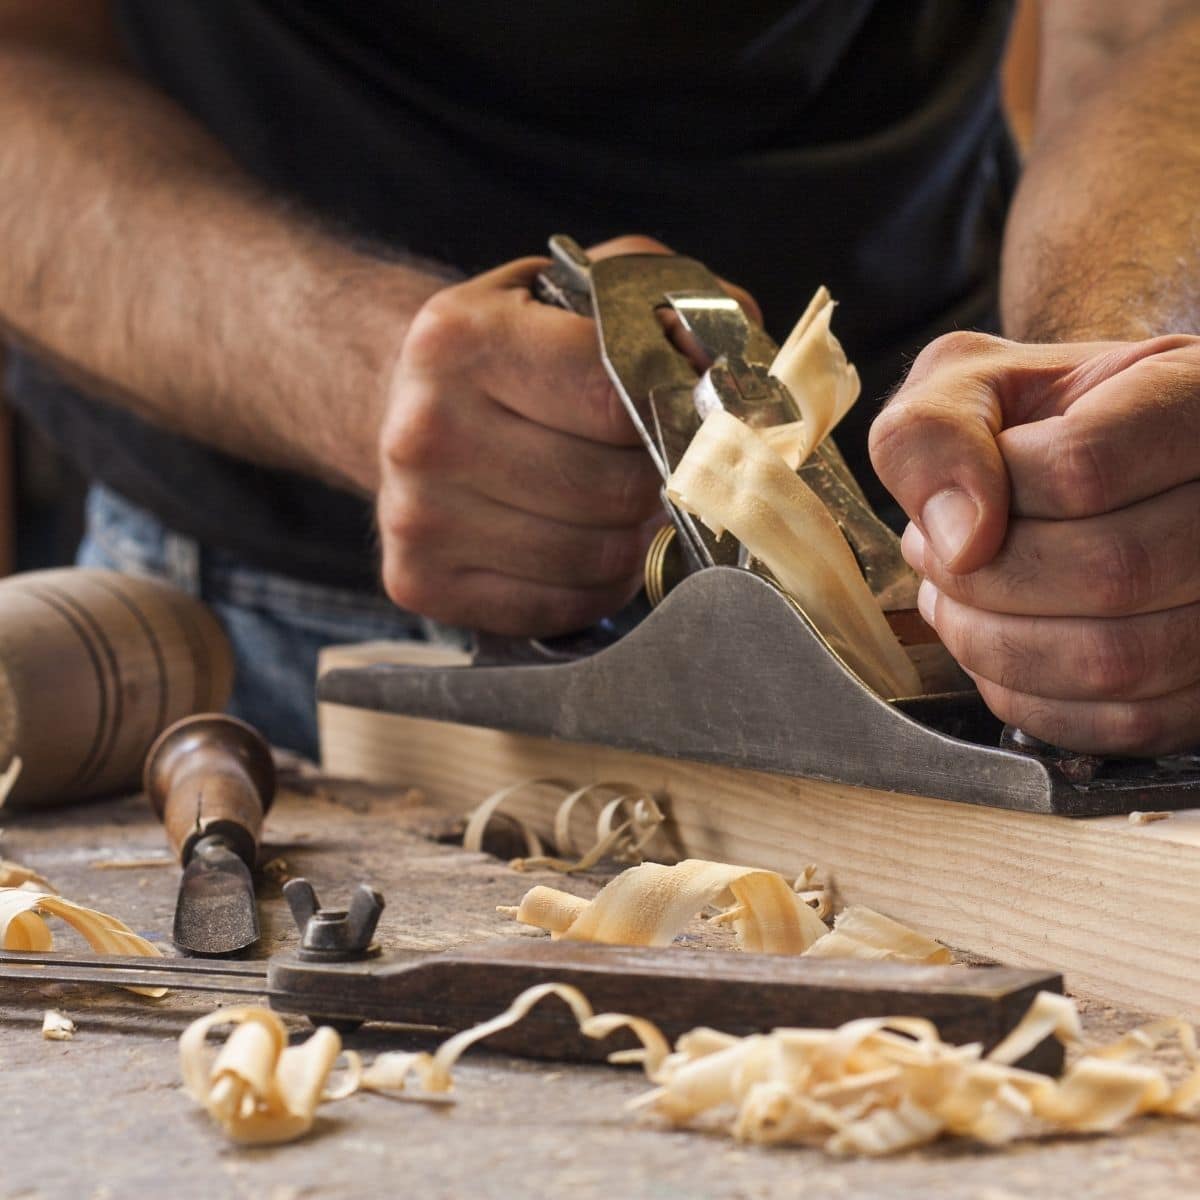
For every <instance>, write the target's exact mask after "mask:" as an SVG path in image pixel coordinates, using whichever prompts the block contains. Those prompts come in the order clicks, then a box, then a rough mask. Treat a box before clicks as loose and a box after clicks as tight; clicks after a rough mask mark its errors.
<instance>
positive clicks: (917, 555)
mask: <svg viewBox="0 0 1200 1200" xmlns="http://www.w3.org/2000/svg"><path fill="white" fill-rule="evenodd" d="M900 553H901V554H902V555H903V556H904V561H905V562H906V563H908V565H909V566H910V567H912V569H913V570H914V571H916V573H917V574H918V575H924V574H925V537H924V535H923V534H922V533H921V531H920V530H919V529H918V528H917V527H916V526H915V525H914V524H913V523H912V522H911V521H909V523H908V525H907V526H906V527H905V529H904V536H903V537H902V538H901V539H900Z"/></svg>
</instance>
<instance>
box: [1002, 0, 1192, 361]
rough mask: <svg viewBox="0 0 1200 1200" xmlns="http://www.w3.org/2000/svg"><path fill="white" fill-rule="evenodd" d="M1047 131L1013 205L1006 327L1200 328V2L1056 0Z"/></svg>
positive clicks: (1043, 118)
mask: <svg viewBox="0 0 1200 1200" xmlns="http://www.w3.org/2000/svg"><path fill="white" fill-rule="evenodd" d="M1041 9H1042V39H1043V51H1042V60H1041V82H1040V87H1039V96H1038V106H1037V115H1036V125H1035V131H1034V141H1033V145H1032V147H1031V150H1030V154H1029V158H1028V160H1027V163H1026V167H1025V172H1024V175H1023V178H1022V182H1021V185H1020V188H1019V190H1018V193H1017V197H1016V201H1015V203H1014V206H1013V210H1012V213H1011V216H1010V218H1009V226H1008V231H1007V235H1006V239H1005V253H1004V262H1003V272H1002V291H1001V296H1002V308H1003V317H1004V325H1005V332H1006V333H1008V334H1009V335H1010V336H1011V337H1015V338H1017V339H1019V340H1022V341H1070V340H1085V339H1086V340H1090V339H1097V338H1112V339H1125V338H1143V337H1149V336H1152V335H1155V334H1159V333H1168V332H1184V331H1195V330H1197V329H1200V211H1198V209H1197V204H1196V199H1197V196H1200V143H1198V142H1197V141H1196V137H1195V124H1196V114H1197V112H1200V72H1197V70H1196V64H1197V62H1198V61H1200V4H1198V3H1196V0H1145V2H1144V3H1139V4H1130V3H1128V2H1127V0H1050V2H1048V3H1044V4H1043V5H1042V6H1041Z"/></svg>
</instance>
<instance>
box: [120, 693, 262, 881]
mask: <svg viewBox="0 0 1200 1200" xmlns="http://www.w3.org/2000/svg"><path fill="white" fill-rule="evenodd" d="M143 784H144V787H145V790H146V795H147V796H148V797H149V798H150V802H151V803H152V804H153V805H154V810H155V812H156V813H158V816H159V819H160V820H161V821H162V823H163V825H164V826H165V827H166V831H167V839H168V841H169V842H170V844H171V849H172V850H173V851H174V852H175V854H176V855H177V856H178V857H179V860H180V862H182V863H185V864H186V863H187V861H188V860H189V859H190V858H191V856H192V852H193V851H194V849H195V847H196V845H197V844H198V843H199V842H200V840H201V839H202V838H205V837H211V836H219V837H221V838H222V839H223V840H224V841H225V842H226V843H227V844H228V845H229V847H230V848H231V849H232V850H233V851H234V852H235V853H236V854H237V855H238V857H239V858H241V859H242V861H243V862H245V863H246V865H247V866H248V867H250V869H251V870H253V869H254V866H255V864H256V862H257V859H258V843H259V838H260V836H261V834H262V822H263V816H264V814H265V813H266V811H267V810H268V809H269V808H270V806H271V801H272V799H274V795H275V767H274V762H273V760H272V758H271V751H270V748H269V747H268V746H267V743H266V742H265V741H264V740H263V738H262V735H261V734H259V733H258V731H257V730H255V729H254V728H253V727H252V726H250V725H247V724H246V723H245V722H244V721H239V720H237V719H236V718H235V717H227V716H224V715H222V714H220V713H202V714H201V715H199V716H195V717H188V718H186V719H185V720H182V721H179V722H177V723H176V724H174V725H172V726H171V727H170V728H169V729H167V730H165V731H164V732H163V734H162V735H161V736H160V737H159V738H158V740H157V741H156V742H155V743H154V745H153V746H151V747H150V752H149V754H148V755H147V756H146V768H145V772H144V775H143Z"/></svg>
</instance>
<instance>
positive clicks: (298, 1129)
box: [180, 983, 1200, 1156]
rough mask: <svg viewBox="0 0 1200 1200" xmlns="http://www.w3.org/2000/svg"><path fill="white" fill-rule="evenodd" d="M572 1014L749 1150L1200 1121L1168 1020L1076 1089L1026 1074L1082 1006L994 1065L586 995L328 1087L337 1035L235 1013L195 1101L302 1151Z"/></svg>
mask: <svg viewBox="0 0 1200 1200" xmlns="http://www.w3.org/2000/svg"><path fill="white" fill-rule="evenodd" d="M550 996H556V997H558V998H559V999H560V1000H562V1001H563V1002H564V1003H566V1004H567V1005H568V1007H569V1008H570V1009H571V1011H572V1013H573V1014H574V1016H575V1018H576V1020H577V1021H578V1023H579V1028H580V1032H581V1033H582V1034H583V1035H584V1036H586V1037H592V1038H597V1039H602V1038H605V1037H608V1036H609V1035H610V1034H612V1033H614V1032H616V1031H617V1030H618V1029H631V1030H632V1031H633V1032H634V1034H635V1035H636V1036H637V1038H638V1040H639V1041H640V1042H641V1048H640V1049H637V1050H625V1051H619V1052H617V1053H615V1054H613V1055H610V1056H609V1059H610V1061H612V1062H622V1063H629V1062H636V1063H640V1065H641V1066H642V1068H643V1070H644V1071H645V1073H646V1076H647V1077H648V1078H649V1079H650V1081H651V1082H652V1083H653V1084H655V1085H656V1086H655V1088H654V1090H653V1091H651V1092H649V1093H647V1094H645V1095H644V1096H641V1097H638V1098H637V1099H636V1100H634V1101H633V1102H632V1103H631V1104H630V1105H629V1108H630V1109H631V1110H640V1111H644V1112H646V1113H649V1114H653V1115H654V1116H656V1117H658V1118H660V1119H662V1120H663V1121H665V1122H666V1123H667V1124H669V1125H671V1126H675V1127H687V1126H689V1125H692V1124H694V1123H697V1122H704V1123H705V1124H706V1125H710V1124H711V1122H712V1121H713V1120H714V1119H719V1120H721V1121H722V1122H723V1123H724V1126H725V1128H726V1129H727V1130H728V1132H729V1133H730V1134H731V1135H732V1136H733V1137H734V1138H735V1139H736V1140H738V1141H741V1142H751V1143H763V1144H781V1143H790V1144H804V1145H813V1146H818V1147H820V1148H822V1149H823V1150H825V1151H826V1152H827V1153H830V1154H836V1155H874V1156H879V1155H886V1154H894V1153H897V1152H899V1151H902V1150H908V1149H912V1148H913V1147H916V1146H920V1145H925V1144H928V1143H931V1142H934V1141H936V1140H938V1139H940V1138H949V1137H955V1138H969V1139H972V1140H975V1141H978V1142H982V1143H985V1144H988V1145H1000V1144H1003V1143H1006V1142H1011V1141H1014V1140H1016V1139H1018V1138H1027V1137H1036V1136H1039V1135H1045V1134H1051V1133H1098V1132H1108V1131H1111V1130H1113V1129H1116V1128H1117V1127H1119V1126H1120V1125H1122V1124H1123V1123H1124V1122H1126V1121H1128V1120H1130V1119H1131V1118H1133V1117H1135V1116H1139V1115H1141V1114H1148V1113H1153V1114H1159V1115H1170V1116H1189V1117H1190V1116H1194V1115H1195V1114H1196V1111H1197V1108H1198V1107H1200V1062H1198V1058H1197V1050H1196V1039H1195V1033H1194V1030H1193V1029H1192V1027H1191V1026H1190V1025H1188V1024H1187V1023H1185V1022H1182V1021H1158V1022H1155V1023H1153V1024H1150V1025H1146V1026H1143V1027H1141V1028H1138V1029H1134V1030H1132V1031H1131V1032H1129V1033H1127V1034H1126V1035H1125V1036H1124V1037H1122V1038H1120V1039H1119V1040H1118V1041H1116V1042H1114V1043H1112V1044H1110V1045H1107V1046H1103V1047H1100V1048H1098V1049H1095V1050H1092V1051H1090V1052H1088V1053H1086V1054H1084V1055H1082V1056H1081V1057H1080V1058H1079V1059H1078V1060H1077V1061H1076V1062H1075V1063H1074V1064H1073V1065H1072V1066H1071V1067H1070V1069H1069V1070H1068V1071H1067V1072H1066V1074H1065V1075H1064V1076H1063V1078H1062V1079H1061V1080H1056V1079H1052V1078H1050V1077H1049V1076H1046V1075H1039V1074H1036V1073H1035V1072H1032V1071H1025V1070H1022V1069H1020V1068H1018V1067H1014V1066H1012V1065H1011V1064H1012V1063H1013V1062H1015V1061H1017V1060H1019V1059H1020V1058H1022V1057H1023V1056H1024V1055H1025V1054H1027V1053H1028V1052H1029V1051H1030V1050H1032V1049H1033V1048H1034V1047H1035V1046H1037V1045H1038V1044H1039V1043H1040V1042H1042V1041H1043V1040H1044V1039H1045V1038H1046V1037H1050V1036H1053V1037H1056V1038H1058V1039H1059V1040H1060V1041H1062V1042H1064V1043H1067V1044H1072V1043H1075V1042H1077V1041H1078V1040H1079V1038H1080V1026H1079V1016H1078V1013H1077V1011H1076V1008H1075V1005H1074V1002H1073V1001H1071V1000H1069V999H1068V998H1066V997H1064V996H1059V995H1055V994H1052V993H1049V992H1042V993H1040V994H1039V995H1038V997H1037V998H1036V1000H1035V1001H1034V1003H1033V1004H1032V1006H1031V1007H1030V1009H1029V1011H1028V1012H1027V1013H1026V1014H1025V1016H1024V1018H1023V1019H1022V1020H1021V1022H1020V1023H1019V1024H1018V1025H1017V1027H1016V1028H1015V1029H1014V1030H1013V1031H1012V1032H1011V1033H1010V1034H1009V1035H1008V1037H1006V1038H1005V1039H1004V1041H1003V1042H1001V1043H1000V1045H998V1046H996V1047H995V1048H994V1049H993V1050H992V1051H991V1052H990V1053H989V1054H987V1055H984V1054H983V1053H982V1048H981V1047H980V1046H979V1045H978V1044H972V1045H967V1046H954V1045H951V1044H949V1043H947V1042H943V1041H942V1040H941V1038H940V1037H939V1036H938V1033H937V1030H936V1028H935V1026H934V1025H933V1024H932V1023H931V1022H929V1021H926V1020H923V1019H920V1018H916V1017H903V1016H899V1017H891V1018H886V1017H885V1018H868V1019H863V1020H857V1021H850V1022H847V1023H846V1024H844V1025H842V1026H840V1027H838V1028H837V1029H776V1030H774V1031H773V1032H771V1033H767V1034H752V1035H750V1036H748V1037H735V1036H733V1035H731V1034H726V1033H721V1032H719V1031H718V1030H715V1029H706V1028H699V1029H693V1030H691V1031H690V1032H689V1033H686V1034H684V1035H683V1036H682V1037H680V1038H679V1040H678V1041H677V1042H676V1043H675V1046H674V1047H673V1048H672V1047H671V1046H670V1044H669V1043H668V1042H667V1040H666V1038H664V1037H663V1035H662V1033H661V1032H660V1031H659V1029H658V1028H657V1027H656V1026H655V1025H654V1024H653V1022H651V1021H648V1020H646V1019H645V1018H641V1017H635V1016H630V1015H628V1014H626V1013H599V1014H596V1013H594V1012H593V1010H592V1007H591V1005H590V1004H589V1003H588V1000H587V998H586V996H584V994H583V993H582V992H581V991H579V989H578V988H575V987H572V986H570V985H567V984H560V983H546V984H540V985H538V986H537V987H532V988H529V989H527V990H526V991H524V992H522V993H521V995H519V996H518V997H517V998H516V999H515V1000H514V1001H513V1003H512V1004H511V1005H510V1006H509V1008H508V1009H506V1010H505V1011H504V1012H503V1013H501V1014H499V1015H498V1016H496V1017H494V1018H492V1019H491V1020H489V1021H485V1022H483V1023H482V1024H480V1025H476V1026H474V1027H473V1028H471V1029H468V1030H464V1031H463V1032H462V1033H459V1034H456V1035H455V1036H454V1037H451V1038H449V1039H448V1040H447V1041H445V1042H443V1043H442V1045H441V1046H440V1047H439V1048H438V1049H437V1050H436V1051H434V1052H433V1053H432V1054H430V1053H425V1052H421V1053H389V1054H382V1055H380V1056H379V1057H378V1058H376V1059H375V1061H374V1062H373V1063H372V1064H371V1065H370V1066H368V1067H366V1068H365V1069H364V1068H363V1066H362V1063H361V1061H360V1060H359V1058H358V1056H357V1055H356V1054H354V1053H353V1052H348V1053H347V1056H346V1057H347V1060H348V1063H349V1071H348V1074H347V1079H346V1081H345V1082H344V1083H343V1084H342V1086H340V1087H338V1088H337V1089H335V1090H329V1089H328V1081H329V1078H330V1075H331V1073H332V1071H333V1068H334V1065H335V1062H336V1060H337V1058H338V1053H339V1050H340V1041H339V1039H338V1037H337V1034H336V1033H334V1031H333V1030H331V1029H325V1028H322V1029H319V1030H317V1032H316V1033H315V1034H313V1036H312V1037H311V1038H310V1039H309V1040H308V1041H307V1042H306V1043H304V1044H303V1045H300V1046H296V1047H288V1046H287V1043H286V1035H285V1033H284V1030H283V1026H282V1024H281V1023H280V1021H279V1018H278V1017H277V1016H275V1014H273V1013H271V1012H269V1011H268V1010H265V1009H249V1008H238V1009H226V1010H221V1011H218V1012H215V1013H212V1014H210V1015H209V1016H207V1017H204V1018H202V1019H201V1020H200V1021H197V1022H195V1023H194V1024H193V1025H192V1026H191V1027H189V1029H188V1030H187V1031H186V1032H185V1033H184V1035H183V1038H182V1039H181V1040H180V1052H181V1057H182V1062H183V1074H184V1079H185V1082H186V1084H187V1087H188V1090H189V1092H190V1093H191V1094H192V1095H193V1096H194V1097H195V1098H196V1099H197V1100H198V1101H199V1102H200V1103H201V1104H203V1105H204V1106H205V1108H206V1109H207V1110H208V1111H209V1113H210V1114H211V1115H212V1116H213V1117H214V1118H215V1119H216V1120H217V1121H218V1122H219V1123H220V1124H221V1126H222V1128H223V1129H224V1130H225V1132H226V1133H227V1134H228V1135H229V1136H230V1137H231V1138H232V1139H233V1140H234V1141H237V1142H240V1143H254V1144H260V1143H264V1142H280V1141H289V1140H293V1139H294V1138H296V1137H299V1136H301V1135H302V1134H304V1133H306V1132H307V1131H308V1130H309V1129H310V1128H311V1127H312V1123H313V1120H314V1116H315V1113H316V1109H317V1106H318V1105H319V1103H320V1102H321V1101H322V1100H334V1099H343V1098H345V1097H347V1096H350V1095H352V1094H354V1093H355V1092H356V1091H359V1090H372V1091H379V1092H402V1091H404V1090H405V1089H406V1086H407V1085H408V1083H409V1081H410V1080H415V1081H416V1083H417V1084H418V1086H419V1088H420V1089H421V1090H420V1091H417V1092H415V1093H413V1098H414V1099H417V1100H424V1101H442V1102H444V1101H446V1100H447V1099H449V1098H450V1095H449V1094H450V1093H451V1092H452V1089H453V1078H452V1074H451V1071H452V1068H453V1066H454V1064H455V1063H456V1062H457V1061H458V1059H459V1058H460V1057H461V1055H462V1054H463V1053H464V1052H465V1051H466V1050H467V1049H468V1048H469V1047H470V1046H472V1045H474V1044H475V1043H476V1042H478V1041H481V1040H482V1039H483V1038H486V1037H487V1036H488V1035H489V1034H492V1033H495V1032H498V1031H499V1030H501V1029H506V1028H508V1027H509V1026H511V1025H514V1024H516V1023H517V1022H518V1021H519V1020H521V1019H522V1018H523V1017H524V1016H525V1015H526V1014H527V1013H528V1012H529V1011H530V1009H532V1008H533V1007H534V1006H535V1005H536V1004H538V1003H539V1002H540V1001H542V1000H543V999H545V998H547V997H550ZM229 1022H236V1023H237V1026H238V1027H237V1029H236V1030H235V1033H234V1035H233V1037H231V1038H230V1039H229V1041H228V1042H226V1043H225V1046H224V1047H223V1048H222V1050H221V1051H220V1053H219V1054H218V1056H217V1058H216V1061H215V1062H214V1063H213V1064H212V1066H211V1067H210V1066H207V1065H206V1061H205V1060H206V1054H205V1051H204V1045H203V1043H204V1040H205V1037H206V1035H207V1033H208V1032H209V1030H210V1029H212V1028H213V1027H214V1026H216V1025H220V1024H224V1023H229ZM1172 1039H1174V1040H1177V1041H1178V1043H1179V1045H1180V1046H1181V1047H1182V1049H1183V1051H1184V1054H1185V1056H1186V1058H1187V1060H1188V1062H1189V1064H1190V1066H1191V1072H1190V1074H1189V1075H1188V1077H1187V1078H1186V1079H1185V1080H1184V1081H1183V1082H1182V1083H1180V1084H1179V1085H1178V1086H1174V1087H1173V1086H1172V1085H1171V1084H1170V1083H1169V1082H1168V1080H1167V1078H1166V1076H1165V1075H1164V1073H1163V1072H1162V1071H1161V1070H1160V1069H1159V1068H1157V1067H1155V1066H1152V1065H1148V1064H1146V1063H1144V1062H1141V1061H1139V1060H1140V1059H1143V1058H1144V1057H1145V1056H1146V1055H1147V1054H1149V1053H1151V1052H1153V1051H1154V1050H1156V1049H1158V1048H1159V1046H1161V1045H1162V1044H1164V1043H1165V1042H1167V1041H1168V1040H1172Z"/></svg>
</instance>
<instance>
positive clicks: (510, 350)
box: [378, 238, 663, 636]
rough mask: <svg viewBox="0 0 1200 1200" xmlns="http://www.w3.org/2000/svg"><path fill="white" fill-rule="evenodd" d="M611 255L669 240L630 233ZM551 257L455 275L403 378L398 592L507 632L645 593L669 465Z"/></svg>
mask: <svg viewBox="0 0 1200 1200" xmlns="http://www.w3.org/2000/svg"><path fill="white" fill-rule="evenodd" d="M603 249H604V250H607V251H608V252H610V253H612V252H619V253H630V252H634V251H640V252H647V251H648V252H654V251H662V249H663V247H661V246H659V245H658V244H657V243H653V242H650V241H648V240H647V239H632V238H626V239H621V241H620V242H618V243H610V244H608V245H607V246H606V247H604V248H603ZM546 265H547V264H546V261H545V260H544V259H523V260H521V261H518V262H514V263H509V264H508V265H506V266H503V267H500V268H498V269H496V270H494V271H491V272H489V273H487V274H486V275H481V276H478V277H476V278H474V279H471V280H469V281H467V282H466V283H462V284H458V285H456V286H453V287H449V288H446V289H444V290H443V291H440V292H438V293H437V294H436V295H435V296H433V297H432V299H430V300H429V301H428V302H427V303H426V304H425V305H424V307H423V308H422V309H421V310H420V312H419V313H418V314H417V316H416V318H415V320H414V321H413V323H412V325H411V327H410V329H409V332H408V335H407V337H406V338H405V341H404V345H403V349H402V351H401V353H400V357H399V361H398V363H397V365H396V368H395V371H394V374H393V376H392V380H391V389H390V397H389V402H388V409H387V414H386V416H385V419H384V423H383V429H382V435H381V450H382V467H381V486H380V491H379V504H378V511H379V528H380V532H381V536H382V540H383V582H384V586H385V588H386V589H387V593H388V595H389V596H390V597H391V599H392V600H393V601H395V603H397V604H399V605H401V606H402V607H404V608H408V609H412V610H414V611H416V612H419V613H422V614H423V615H425V616H429V617H433V618H435V619H437V620H440V621H445V622H448V623H450V624H455V625H463V626H468V627H470V628H473V629H480V630H485V631H487V632H491V633H504V634H513V635H541V636H546V635H551V634H555V633H565V632H568V631H570V630H572V629H579V628H582V627H584V626H586V625H589V624H591V623H592V622H594V621H596V620H598V619H599V618H601V617H603V616H606V615H609V614H611V613H613V612H616V611H617V610H618V609H619V608H621V606H622V605H623V604H625V603H626V602H627V601H628V600H629V599H630V598H631V597H632V596H634V595H635V594H636V592H637V589H638V587H639V585H640V582H641V577H642V562H643V559H644V557H645V552H646V549H647V547H648V545H649V541H650V539H651V538H652V537H653V534H654V531H655V529H656V528H657V527H658V526H659V525H661V524H662V523H663V513H662V509H661V506H660V504H659V500H658V490H659V487H660V485H661V482H662V481H661V479H660V478H659V475H658V472H657V471H656V469H655V468H654V466H653V464H652V462H651V460H650V457H649V455H648V454H647V453H646V451H645V449H644V448H643V447H642V445H641V442H640V440H639V439H638V436H637V433H636V432H635V430H634V428H633V425H632V423H631V421H630V420H629V417H628V415H627V414H626V412H625V409H624V408H623V407H622V404H621V401H620V399H619V397H618V396H617V393H616V391H615V390H614V388H613V386H612V384H611V382H610V381H609V378H608V376H607V374H606V373H605V370H604V367H603V364H602V363H601V360H600V354H599V347H598V343H597V338H596V327H595V324H594V322H592V321H591V320H589V319H587V318H585V317H580V316H577V315H575V314H574V313H569V312H565V311H563V310H561V309H557V308H553V307H550V306H548V305H545V304H542V303H540V302H538V301H537V300H535V299H534V297H533V295H532V292H531V290H530V289H531V286H532V284H533V281H534V279H535V277H536V275H537V273H538V272H539V271H540V270H542V269H543V268H544V267H545V266H546Z"/></svg>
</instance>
